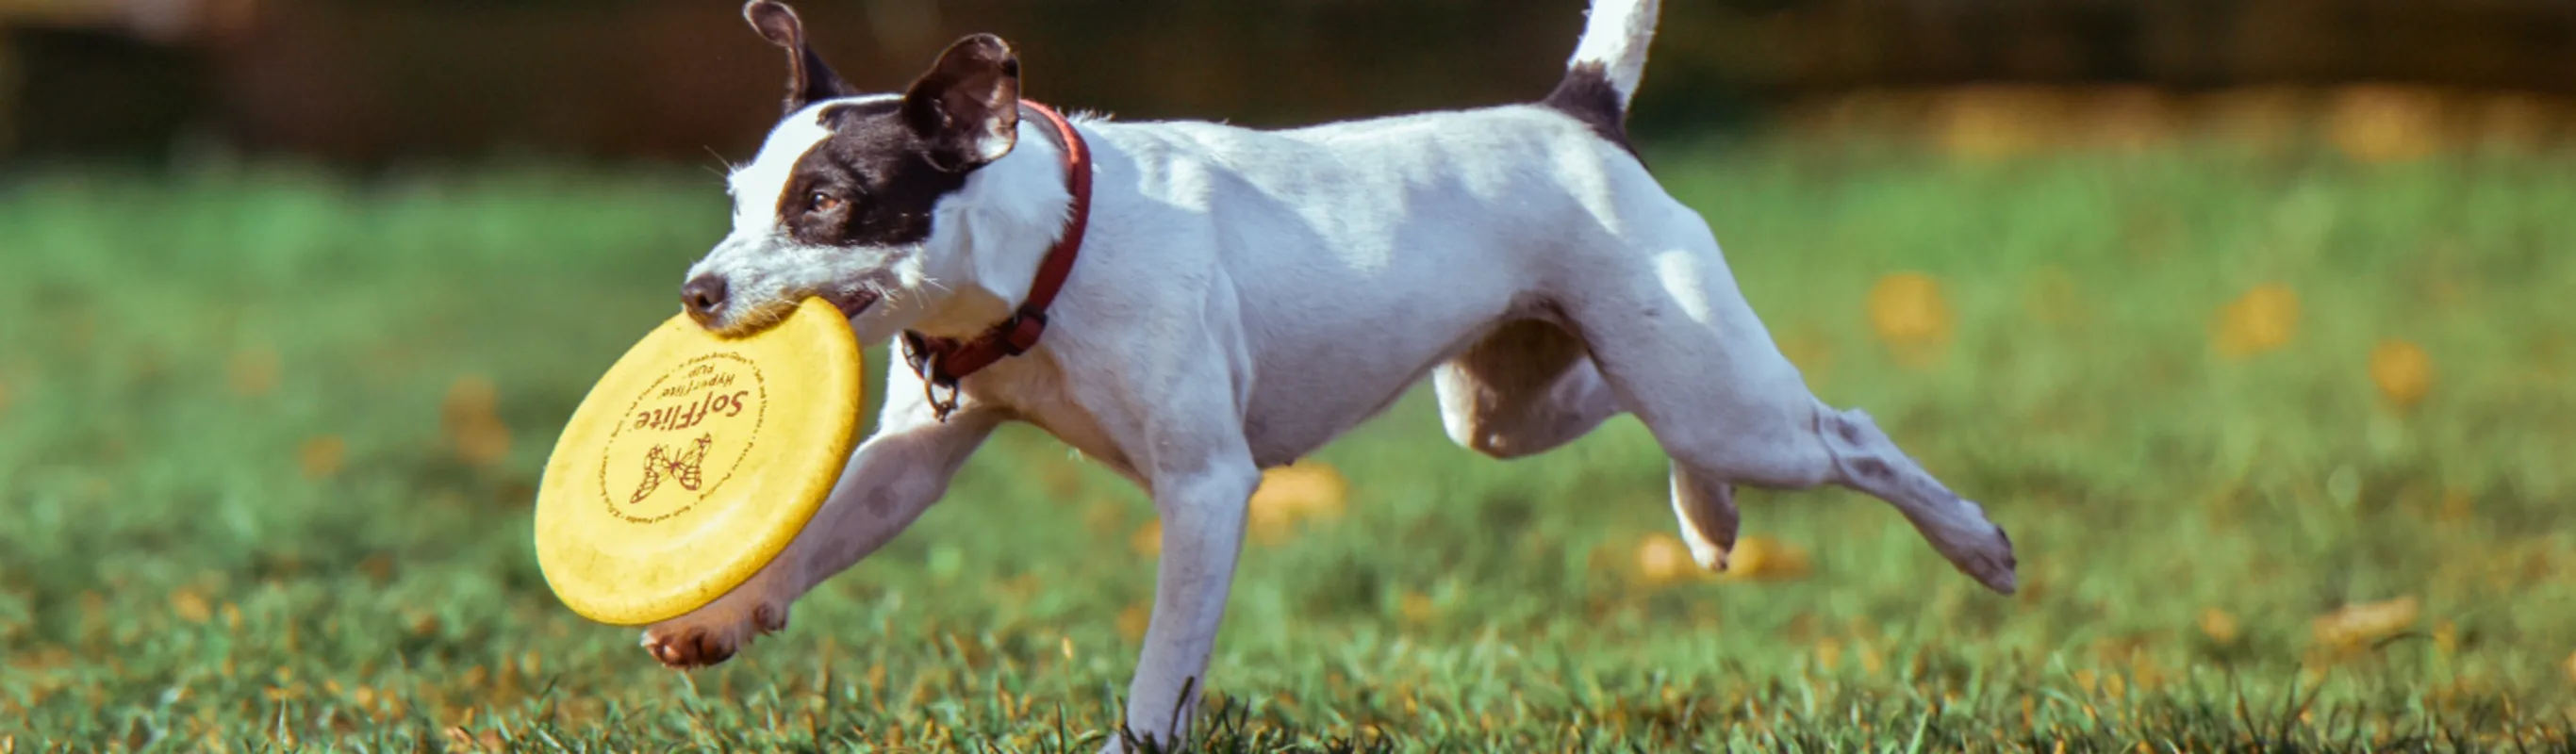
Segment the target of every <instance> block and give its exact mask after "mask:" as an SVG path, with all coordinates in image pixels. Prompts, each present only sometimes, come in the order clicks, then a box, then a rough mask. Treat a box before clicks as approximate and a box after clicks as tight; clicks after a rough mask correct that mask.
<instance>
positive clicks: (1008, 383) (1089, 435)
mask: <svg viewBox="0 0 2576 754" xmlns="http://www.w3.org/2000/svg"><path fill="white" fill-rule="evenodd" d="M975 382H976V383H977V384H974V385H973V386H972V387H973V388H975V399H976V400H978V401H984V402H990V403H994V404H998V405H1001V406H1003V407H1006V408H1008V409H1009V410H1010V411H1011V413H1012V414H1013V415H1014V416H1017V417H1018V418H1019V419H1020V420H1021V421H1025V422H1028V423H1030V424H1033V425H1036V426H1037V427H1038V428H1039V429H1043V430H1046V432H1047V434H1050V435H1054V436H1055V438H1056V440H1058V441H1060V442H1063V443H1064V444H1066V445H1070V446H1072V447H1073V449H1074V450H1076V451H1079V452H1081V453H1082V454H1083V455H1084V456H1088V457H1090V458H1091V459H1092V460H1094V461H1098V462H1100V463H1101V464H1102V465H1104V466H1107V467H1108V468H1109V470H1111V471H1115V472H1118V474H1119V475H1121V476H1124V477H1127V478H1128V479H1130V480H1134V481H1136V482H1137V483H1139V484H1143V483H1144V478H1143V477H1142V476H1140V475H1138V474H1137V472H1136V468H1135V464H1134V463H1133V456H1132V455H1130V454H1129V453H1128V452H1127V448H1126V446H1125V445H1123V444H1122V443H1120V442H1119V441H1118V438H1117V437H1116V436H1115V435H1114V434H1113V433H1111V432H1110V431H1109V430H1108V429H1107V427H1106V426H1105V425H1104V423H1103V422H1102V421H1101V418H1100V416H1099V415H1098V414H1096V413H1094V412H1093V411H1091V410H1090V409H1089V408H1086V407H1085V405H1084V404H1083V402H1082V401H1081V400H1079V398H1078V396H1077V395H1076V391H1075V389H1074V387H1075V386H1073V385H1071V384H1069V383H1067V382H1066V381H1065V372H1064V369H1063V368H1062V366H1061V365H1059V364H1057V363H1056V361H1055V360H1054V359H1052V358H1047V357H1043V356H1032V357H1027V358H1021V359H1013V360H1011V361H1010V362H1006V363H1005V364H1004V365H1002V366H1000V367H997V368H995V369H992V370H988V371H987V372H986V373H985V375H984V379H981V380H976V381H975Z"/></svg>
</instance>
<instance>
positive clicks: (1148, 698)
mask: <svg viewBox="0 0 2576 754" xmlns="http://www.w3.org/2000/svg"><path fill="white" fill-rule="evenodd" d="M1193 434H1196V433H1193ZM1215 434H1216V435H1217V436H1216V437H1206V436H1205V435H1199V436H1198V437H1194V438H1192V439H1190V440H1183V441H1176V442H1171V443H1169V444H1160V445H1161V447H1160V448H1159V450H1160V451H1161V452H1160V453H1158V455H1161V456H1167V457H1164V458H1157V459H1156V460H1157V463H1156V464H1155V466H1156V468H1155V469H1154V470H1153V471H1152V472H1151V475H1150V477H1149V478H1148V482H1149V483H1150V484H1151V485H1152V487H1153V495H1154V509H1155V511H1156V512H1157V513H1159V514H1160V515H1161V516H1162V524H1163V547H1162V560H1161V562H1160V563H1159V564H1157V566H1156V571H1155V575H1154V617H1153V620H1152V621H1151V622H1149V623H1147V624H1146V628H1145V650H1144V653H1143V655H1142V656H1141V657H1139V658H1138V659H1137V662H1136V678H1135V680H1134V681H1133V682H1132V683H1130V684H1129V685H1128V687H1127V722H1126V731H1125V733H1126V736H1124V737H1121V738H1113V739H1112V740H1111V741H1110V742H1109V746H1108V747H1107V750H1109V751H1124V750H1125V748H1126V743H1127V742H1126V741H1125V740H1123V739H1124V738H1133V739H1135V740H1137V741H1139V742H1141V741H1145V740H1152V741H1155V742H1157V743H1159V744H1160V745H1161V747H1162V748H1163V749H1165V750H1170V749H1172V748H1174V747H1177V746H1178V745H1179V742H1181V741H1184V740H1186V738H1185V736H1186V733H1187V731H1188V730H1189V725H1190V720H1191V718H1193V717H1195V716H1196V715H1197V713H1198V700H1199V695H1200V692H1202V691H1205V690H1206V686H1207V664H1208V653H1209V652H1210V651H1211V650H1213V649H1214V647H1215V644H1216V633H1217V627H1218V625H1219V624H1220V623H1221V622H1222V621H1223V619H1224V617H1225V602H1226V595H1227V593H1228V592H1229V591H1230V590H1231V589H1232V587H1233V582H1234V565H1235V559H1236V556H1237V555H1239V554H1240V553H1241V552H1242V549H1243V530H1244V515H1245V506H1246V505H1247V504H1248V503H1249V502H1250V500H1251V498H1252V489H1253V488H1254V487H1256V486H1258V485H1260V483H1261V470H1260V469H1259V468H1258V467H1256V466H1254V465H1253V463H1252V455H1251V451H1250V450H1248V449H1247V448H1246V447H1245V446H1244V443H1243V436H1242V434H1241V432H1240V430H1235V431H1233V432H1231V433H1226V432H1216V433H1215ZM1176 449H1177V450H1178V452H1179V453H1181V454H1184V455H1186V456H1189V458H1188V459H1187V460H1179V459H1171V458H1168V456H1169V455H1171V454H1173V453H1174V452H1175V450H1176ZM1176 460H1178V461H1179V462H1174V461H1176Z"/></svg>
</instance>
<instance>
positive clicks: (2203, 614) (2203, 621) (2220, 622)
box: [2200, 607, 2237, 644]
mask: <svg viewBox="0 0 2576 754" xmlns="http://www.w3.org/2000/svg"><path fill="white" fill-rule="evenodd" d="M2200 632H2201V633H2203V634H2207V635H2208V636H2209V640H2210V641H2214V642H2218V643H2220V644H2234V643H2236V636H2237V628H2236V616H2233V615H2229V614H2227V611H2225V610H2220V609H2218V608H2214V607H2212V608H2205V609H2203V610H2201V611H2200Z"/></svg>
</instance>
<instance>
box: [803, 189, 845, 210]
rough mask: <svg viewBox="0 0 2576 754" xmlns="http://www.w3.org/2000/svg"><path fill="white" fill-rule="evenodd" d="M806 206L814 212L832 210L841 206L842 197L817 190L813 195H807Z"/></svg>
mask: <svg viewBox="0 0 2576 754" xmlns="http://www.w3.org/2000/svg"><path fill="white" fill-rule="evenodd" d="M805 208H806V209H807V210H809V211H813V212H830V211H832V210H836V209H840V208H841V198H840V197H837V196H833V195H831V194H827V193H824V192H821V191H816V192H814V193H813V195H811V196H807V197H805Z"/></svg>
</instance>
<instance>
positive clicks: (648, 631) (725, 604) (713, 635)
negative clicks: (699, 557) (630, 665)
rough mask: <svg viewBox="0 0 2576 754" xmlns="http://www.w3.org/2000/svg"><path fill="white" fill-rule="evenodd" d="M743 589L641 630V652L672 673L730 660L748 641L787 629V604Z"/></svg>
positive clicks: (761, 592) (759, 592) (748, 644)
mask: <svg viewBox="0 0 2576 754" xmlns="http://www.w3.org/2000/svg"><path fill="white" fill-rule="evenodd" d="M754 586H755V584H745V585H743V586H742V588H738V589H735V590H734V592H733V593H732V594H727V595H725V596H724V598H723V599H719V600H716V601H715V602H713V603H711V604H708V605H707V606H706V607H702V608H698V609H697V611H695V612H692V613H689V614H687V615H683V616H680V617H677V618H673V619H670V620H666V621H663V622H660V623H655V624H653V625H652V626H650V627H647V628H645V629H644V639H643V642H642V644H643V646H644V651H645V652H647V653H650V654H652V655H653V659H655V660H658V661H660V662H661V663H662V665H663V666H664V667H668V668H671V669H674V670H690V669H694V668H702V667H706V666H709V665H714V664H716V663H720V662H724V661H725V660H728V659H732V658H733V655H734V653H735V652H738V651H741V650H742V648H743V647H746V646H750V645H751V640H752V639H754V638H758V637H759V636H761V635H763V634H773V633H777V632H779V631H782V630H785V629H786V628H787V601H786V600H782V599H776V598H774V597H772V596H770V595H768V594H766V593H765V592H764V590H759V589H755V588H754Z"/></svg>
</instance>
